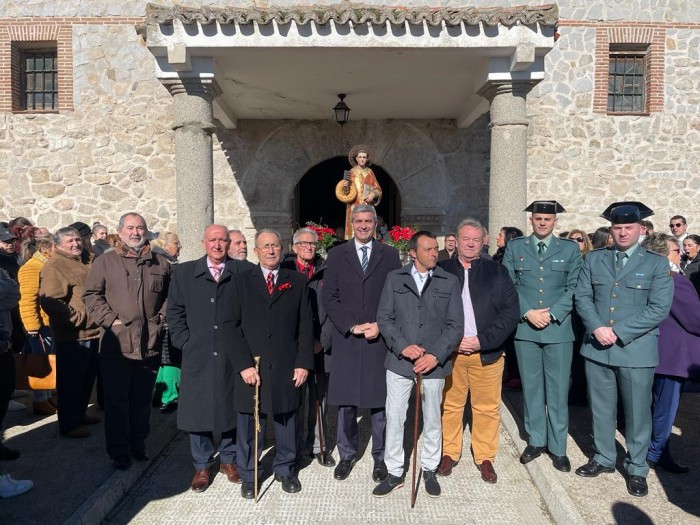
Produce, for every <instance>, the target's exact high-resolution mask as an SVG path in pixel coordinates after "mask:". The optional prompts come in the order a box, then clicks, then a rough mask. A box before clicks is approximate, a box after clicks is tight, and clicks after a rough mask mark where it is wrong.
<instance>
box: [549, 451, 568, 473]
mask: <svg viewBox="0 0 700 525" xmlns="http://www.w3.org/2000/svg"><path fill="white" fill-rule="evenodd" d="M552 465H554V468H555V469H557V470H558V471H560V472H571V462H570V461H569V458H567V457H566V456H555V455H554V454H552Z"/></svg>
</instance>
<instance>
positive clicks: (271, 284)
mask: <svg viewBox="0 0 700 525" xmlns="http://www.w3.org/2000/svg"><path fill="white" fill-rule="evenodd" d="M274 291H275V276H274V274H273V273H272V272H270V273H268V274H267V292H268V293H269V294H270V295H272V292H274Z"/></svg>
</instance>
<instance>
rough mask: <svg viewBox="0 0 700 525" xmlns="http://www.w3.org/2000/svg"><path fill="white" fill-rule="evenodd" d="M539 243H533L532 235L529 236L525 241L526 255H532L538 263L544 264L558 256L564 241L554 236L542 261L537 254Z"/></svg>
mask: <svg viewBox="0 0 700 525" xmlns="http://www.w3.org/2000/svg"><path fill="white" fill-rule="evenodd" d="M538 242H539V241H537V242H533V240H532V235H528V236H527V237H525V238H524V239H523V243H524V244H525V246H527V249H526V250H525V253H526V254H528V255H530V256H531V257H532V258H533V259H535V261H537V262H544V261H546V260H547V259H551V258H552V257H553V256H554V255H557V254H558V253H559V252H560V251H561V249H562V242H564V241H562V240H561V239H560V238H559V237H557V236H556V235H554V234H552V239H551V240H550V241H549V246H547V251H546V252H544V255H543V256H542V259H540V256H539V255H538V254H537V244H538Z"/></svg>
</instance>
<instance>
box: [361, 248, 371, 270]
mask: <svg viewBox="0 0 700 525" xmlns="http://www.w3.org/2000/svg"><path fill="white" fill-rule="evenodd" d="M360 250H362V260H361V261H360V266H362V273H366V272H367V265H368V264H369V257H367V250H368V248H367V246H363V247H362V248H360Z"/></svg>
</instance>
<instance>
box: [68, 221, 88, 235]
mask: <svg viewBox="0 0 700 525" xmlns="http://www.w3.org/2000/svg"><path fill="white" fill-rule="evenodd" d="M69 228H74V229H76V230H78V233H79V234H80V236H81V237H87V236H88V235H90V234H91V233H92V230H91V229H90V226H88V225H87V224H85V223H84V222H80V221H78V222H74V223H73V224H71V225H70V226H69Z"/></svg>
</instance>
